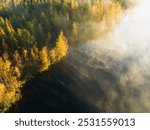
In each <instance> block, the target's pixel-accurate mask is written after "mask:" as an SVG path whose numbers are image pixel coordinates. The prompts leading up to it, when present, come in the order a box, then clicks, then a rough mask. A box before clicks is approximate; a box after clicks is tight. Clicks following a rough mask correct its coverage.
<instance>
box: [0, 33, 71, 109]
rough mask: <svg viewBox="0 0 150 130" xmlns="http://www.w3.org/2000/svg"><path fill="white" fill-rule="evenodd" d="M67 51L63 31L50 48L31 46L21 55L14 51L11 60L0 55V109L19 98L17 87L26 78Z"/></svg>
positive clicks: (46, 67) (52, 62) (44, 68)
mask: <svg viewBox="0 0 150 130" xmlns="http://www.w3.org/2000/svg"><path fill="white" fill-rule="evenodd" d="M67 52H68V41H67V39H66V37H65V36H64V34H63V32H60V35H59V36H58V39H57V40H56V46H55V47H54V48H53V49H52V50H49V48H48V47H46V46H44V47H43V48H42V49H41V50H39V49H38V48H37V47H33V48H31V49H30V50H25V49H24V50H23V52H22V55H20V54H19V53H18V51H15V53H14V54H13V57H14V58H13V60H9V59H7V58H2V57H0V78H2V79H3V82H2V83H0V103H1V104H3V105H4V109H2V108H1V109H2V110H1V111H5V110H6V109H7V108H8V107H9V106H10V102H11V103H13V102H15V101H16V100H19V99H18V98H19V97H18V96H19V94H18V91H19V89H18V88H20V87H21V86H22V84H23V83H25V81H26V80H27V79H28V78H30V77H31V76H33V75H34V74H36V73H38V72H43V71H45V70H47V69H48V68H49V67H50V66H51V65H52V64H54V63H55V62H57V61H59V60H61V59H62V58H63V57H64V56H66V55H67ZM4 59H5V60H4ZM6 59H7V60H6Z"/></svg>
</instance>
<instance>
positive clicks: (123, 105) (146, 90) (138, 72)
mask: <svg viewBox="0 0 150 130" xmlns="http://www.w3.org/2000/svg"><path fill="white" fill-rule="evenodd" d="M137 2H138V4H137V5H136V7H134V8H133V9H131V10H129V11H128V12H127V13H125V14H123V16H122V18H121V21H120V23H119V24H118V25H117V26H116V28H115V29H114V31H113V32H111V33H109V36H108V37H107V38H106V37H105V38H102V37H101V36H100V37H99V38H98V39H97V40H95V41H92V42H91V41H89V42H88V43H87V44H82V45H80V46H79V53H78V54H74V53H73V52H72V56H71V58H70V61H69V63H70V64H71V66H72V67H74V69H76V72H78V74H79V77H78V78H79V79H78V83H77V84H75V83H74V84H73V83H72V84H71V85H70V86H72V87H71V88H73V89H74V91H76V93H78V94H79V96H80V97H82V98H84V99H85V100H87V101H88V102H90V103H91V104H93V105H94V106H96V107H97V108H98V109H99V110H101V111H103V112H150V102H149V101H150V11H149V8H150V1H149V0H140V1H137Z"/></svg>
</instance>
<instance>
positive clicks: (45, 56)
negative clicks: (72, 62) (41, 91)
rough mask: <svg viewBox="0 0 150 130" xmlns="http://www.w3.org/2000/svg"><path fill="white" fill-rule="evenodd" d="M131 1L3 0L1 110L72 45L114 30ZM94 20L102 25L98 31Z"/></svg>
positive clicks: (0, 20)
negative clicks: (25, 85) (111, 29)
mask: <svg viewBox="0 0 150 130" xmlns="http://www.w3.org/2000/svg"><path fill="white" fill-rule="evenodd" d="M128 6H129V4H127V2H125V0H111V1H109V2H108V3H105V2H104V1H103V0H0V112H5V111H7V110H8V109H9V108H10V107H11V105H12V104H14V103H16V102H17V101H19V100H20V99H21V88H22V87H23V86H24V84H25V83H26V82H27V81H29V80H32V78H33V77H34V76H36V74H38V73H42V72H44V71H46V70H48V69H49V68H50V67H51V66H53V65H55V63H57V62H59V61H61V60H63V58H65V57H66V56H67V55H68V53H69V47H70V46H76V45H77V44H78V43H80V42H83V41H88V40H90V39H92V38H94V37H96V36H97V35H99V34H101V33H102V32H103V30H105V31H106V30H107V28H108V27H109V28H108V29H110V28H111V27H112V26H114V24H116V23H117V22H118V21H119V18H120V16H121V13H122V11H123V10H125V9H126V8H127V7H128ZM94 24H99V25H100V26H101V27H103V28H101V32H100V33H98V34H97V33H95V31H97V30H95V28H93V25H94ZM104 28H105V29H104Z"/></svg>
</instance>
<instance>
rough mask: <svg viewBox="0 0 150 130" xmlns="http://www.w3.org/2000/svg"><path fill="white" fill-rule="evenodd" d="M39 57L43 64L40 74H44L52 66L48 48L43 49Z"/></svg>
mask: <svg viewBox="0 0 150 130" xmlns="http://www.w3.org/2000/svg"><path fill="white" fill-rule="evenodd" d="M39 56H40V64H41V67H40V72H42V71H45V70H47V69H48V68H49V66H50V60H49V57H48V50H47V47H43V48H42V50H41V51H40V52H39Z"/></svg>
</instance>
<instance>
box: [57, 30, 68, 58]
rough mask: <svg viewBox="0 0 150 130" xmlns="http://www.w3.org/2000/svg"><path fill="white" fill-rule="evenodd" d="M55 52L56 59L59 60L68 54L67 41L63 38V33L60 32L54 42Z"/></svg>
mask: <svg viewBox="0 0 150 130" xmlns="http://www.w3.org/2000/svg"><path fill="white" fill-rule="evenodd" d="M55 49H56V52H57V58H58V60H60V59H61V58H62V57H64V56H66V55H67V52H68V40H67V39H66V37H65V36H64V34H63V32H60V35H59V37H58V39H57V41H56V47H55Z"/></svg>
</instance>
